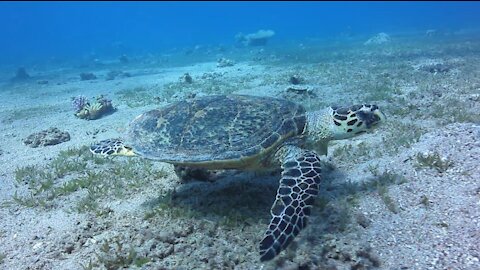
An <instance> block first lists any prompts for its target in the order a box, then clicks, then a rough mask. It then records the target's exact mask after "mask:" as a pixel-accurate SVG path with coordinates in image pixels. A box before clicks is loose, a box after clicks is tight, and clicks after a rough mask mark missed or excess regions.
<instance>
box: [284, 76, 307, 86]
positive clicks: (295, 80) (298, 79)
mask: <svg viewBox="0 0 480 270" xmlns="http://www.w3.org/2000/svg"><path fill="white" fill-rule="evenodd" d="M288 81H289V82H290V83H291V84H294V85H297V84H302V83H303V82H304V79H303V78H302V77H300V76H299V75H296V74H295V75H292V76H290V78H289V79H288Z"/></svg>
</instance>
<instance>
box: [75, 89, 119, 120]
mask: <svg viewBox="0 0 480 270" xmlns="http://www.w3.org/2000/svg"><path fill="white" fill-rule="evenodd" d="M85 101H86V104H84V106H83V107H82V108H81V109H80V110H78V111H76V112H75V116H76V117H78V118H81V119H87V120H95V119H98V118H100V117H102V116H103V115H106V114H109V113H112V112H114V111H115V108H114V107H113V104H112V101H111V100H110V99H107V98H106V97H105V96H103V95H100V96H98V97H97V98H96V100H95V102H93V103H90V102H88V100H86V99H85ZM77 108H78V107H77Z"/></svg>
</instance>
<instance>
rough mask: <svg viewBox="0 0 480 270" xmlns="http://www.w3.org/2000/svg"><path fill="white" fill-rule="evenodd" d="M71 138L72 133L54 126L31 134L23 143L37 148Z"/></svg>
mask: <svg viewBox="0 0 480 270" xmlns="http://www.w3.org/2000/svg"><path fill="white" fill-rule="evenodd" d="M69 140H70V134H69V133H68V132H64V131H61V130H59V129H58V128H55V127H52V128H49V129H47V130H42V131H40V132H37V133H33V134H30V135H29V136H28V137H27V138H26V139H24V140H23V143H24V144H26V145H28V146H30V147H33V148H36V147H39V146H47V145H55V144H59V143H62V142H66V141H69Z"/></svg>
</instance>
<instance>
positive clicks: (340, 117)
mask: <svg viewBox="0 0 480 270" xmlns="http://www.w3.org/2000/svg"><path fill="white" fill-rule="evenodd" d="M330 116H331V117H330V121H331V138H332V139H333V140H341V139H348V138H351V137H354V136H356V135H360V134H363V133H366V132H369V131H372V130H373V129H375V127H377V126H378V125H379V124H380V123H382V122H384V121H385V119H386V117H385V115H384V114H383V112H381V111H380V109H379V108H378V106H377V105H370V104H361V105H353V106H350V107H339V108H338V107H330Z"/></svg>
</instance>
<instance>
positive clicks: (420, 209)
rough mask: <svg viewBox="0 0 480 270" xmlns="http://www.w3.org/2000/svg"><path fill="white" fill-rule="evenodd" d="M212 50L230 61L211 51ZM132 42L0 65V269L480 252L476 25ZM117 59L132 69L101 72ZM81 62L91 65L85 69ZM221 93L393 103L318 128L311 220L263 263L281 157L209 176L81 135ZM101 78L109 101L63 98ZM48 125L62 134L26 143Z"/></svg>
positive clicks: (403, 259)
mask: <svg viewBox="0 0 480 270" xmlns="http://www.w3.org/2000/svg"><path fill="white" fill-rule="evenodd" d="M222 57H224V58H226V59H229V60H232V61H234V64H233V63H232V64H233V65H229V66H225V67H219V66H217V60H218V59H220V58H222ZM179 59H181V60H182V61H180V60H179ZM185 59H187V60H188V61H187V60H185ZM129 60H130V61H129V63H120V62H119V61H117V60H112V61H107V60H102V59H101V58H100V59H99V60H98V59H97V60H95V61H93V60H92V61H88V60H85V61H84V63H82V65H78V64H73V63H68V62H65V63H56V64H53V63H52V64H48V65H46V64H45V65H38V66H35V67H32V68H28V67H27V71H28V72H29V73H30V75H31V76H32V78H31V79H29V80H27V81H24V82H15V83H12V82H9V81H8V79H9V76H7V75H5V74H10V73H12V70H15V68H13V67H6V68H4V69H3V71H2V73H3V74H4V75H3V76H2V78H3V81H4V83H3V84H2V86H1V88H0V99H1V100H2V103H1V104H0V121H1V127H2V128H1V129H0V164H1V166H0V216H1V219H0V268H1V269H119V268H128V269H137V268H139V269H480V245H479V244H478V243H479V242H480V182H479V179H480V166H479V164H480V160H479V159H480V140H479V139H480V114H479V111H480V43H479V42H478V39H475V38H471V37H456V36H450V37H426V36H415V37H398V38H396V37H395V36H393V37H392V39H391V41H390V42H389V43H386V44H381V45H370V46H366V45H364V44H363V42H356V41H349V42H348V43H347V42H346V41H344V40H343V41H342V40H337V41H331V42H330V43H328V44H316V43H315V42H313V41H310V42H304V43H302V44H293V43H292V44H288V46H284V47H275V46H267V47H264V48H241V49H239V48H227V49H225V48H223V49H220V48H217V47H215V46H212V47H201V48H199V49H198V48H197V50H195V51H194V52H193V53H192V52H189V54H185V53H183V52H181V51H177V52H172V53H171V54H168V55H167V54H164V55H148V56H130V59H129ZM221 62H225V60H222V61H221ZM112 70H116V71H123V72H128V73H129V74H130V76H129V77H128V76H119V77H117V78H115V79H113V80H106V78H107V76H108V73H109V72H111V71H112ZM82 72H92V73H94V74H95V75H96V76H97V79H94V80H86V81H81V80H80V77H79V74H80V73H82ZM185 73H189V74H190V75H191V77H192V83H188V82H185V80H184V74H185ZM292 76H295V77H296V78H298V79H300V80H299V81H294V80H292V79H291V78H292ZM41 81H48V83H45V82H41ZM292 82H295V83H297V82H298V83H299V84H292ZM231 93H234V94H250V95H261V96H272V97H282V98H285V99H289V100H292V101H295V102H299V103H302V104H304V105H305V106H306V107H307V109H308V110H315V109H320V108H323V107H325V106H328V105H338V104H352V103H361V102H372V103H376V104H378V105H379V106H380V108H382V110H383V111H384V112H385V114H386V115H387V118H388V120H387V122H386V123H385V125H383V126H381V127H379V128H378V129H377V130H376V131H375V132H374V133H372V134H367V135H363V136H359V137H356V138H354V139H350V140H344V141H336V142H331V143H330V147H329V153H328V155H327V156H326V157H324V164H325V165H324V167H325V169H324V172H325V173H324V176H323V178H324V179H323V182H324V184H323V185H322V190H321V194H320V196H319V199H318V200H317V202H316V205H315V208H314V210H313V213H312V216H311V218H310V220H309V226H308V228H307V229H306V230H304V231H303V232H302V233H301V234H300V235H299V236H298V237H297V238H296V240H295V241H294V243H293V244H292V245H291V246H290V247H289V248H288V249H287V250H286V251H284V252H282V253H281V254H280V255H279V256H278V257H277V258H276V259H275V260H273V261H271V262H267V263H261V262H260V261H259V255H258V243H259V241H260V240H261V238H262V237H263V233H264V230H265V229H266V227H267V224H268V221H269V218H270V213H269V210H270V205H271V203H272V202H273V200H274V197H275V192H276V189H277V182H278V175H276V174H273V175H270V174H252V173H244V172H223V174H220V177H218V179H217V180H216V181H215V182H199V181H191V182H188V183H181V182H180V181H179V179H178V178H177V177H176V175H175V174H174V172H173V168H172V166H170V165H168V164H163V163H159V162H151V161H146V160H143V159H140V158H130V159H129V158H122V157H117V158H108V159H105V161H104V162H102V161H100V160H98V159H95V158H93V157H92V156H91V155H90V154H89V153H88V150H87V149H86V148H85V146H88V145H90V144H92V143H93V142H95V141H98V140H101V139H107V138H121V137H122V133H123V131H124V130H125V127H126V125H127V124H128V122H129V121H130V120H132V119H133V118H134V117H135V116H136V115H138V114H140V113H142V112H144V111H147V110H150V109H153V108H157V107H162V106H165V105H167V104H169V103H171V102H174V101H177V100H181V99H185V98H191V97H194V96H202V95H210V94H231ZM100 94H104V95H107V96H108V97H109V98H110V99H112V102H113V104H114V106H115V107H116V108H117V110H116V111H115V112H114V113H113V114H110V115H106V116H104V117H102V118H100V119H97V120H90V121H89V120H84V119H79V118H76V117H75V116H74V112H73V109H72V108H71V97H74V96H78V95H85V96H87V97H88V98H93V97H94V96H98V95H100ZM50 127H57V128H58V129H60V130H61V131H66V132H68V133H69V134H70V140H69V141H66V142H63V143H60V144H56V145H52V146H45V147H37V148H31V147H29V146H27V145H25V144H24V143H23V140H24V139H25V138H26V137H28V136H29V135H30V134H32V133H34V132H39V131H41V130H45V129H48V128H50ZM48 179H49V181H47V180H48ZM173 190H174V191H173Z"/></svg>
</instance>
